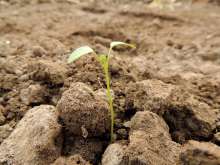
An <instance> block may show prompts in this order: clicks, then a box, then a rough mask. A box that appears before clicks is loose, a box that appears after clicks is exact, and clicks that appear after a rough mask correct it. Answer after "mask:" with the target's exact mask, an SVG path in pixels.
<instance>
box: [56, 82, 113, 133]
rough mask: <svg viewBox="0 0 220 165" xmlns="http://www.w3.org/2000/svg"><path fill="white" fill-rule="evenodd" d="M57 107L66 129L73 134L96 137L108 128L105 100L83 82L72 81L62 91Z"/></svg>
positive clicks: (107, 112)
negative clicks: (68, 87)
mask: <svg viewBox="0 0 220 165" xmlns="http://www.w3.org/2000/svg"><path fill="white" fill-rule="evenodd" d="M57 109H58V112H59V117H60V120H61V121H62V122H63V124H64V125H65V128H66V130H68V131H69V132H70V133H72V134H73V135H75V136H85V137H96V136H101V135H103V134H105V133H107V132H108V130H109V120H110V119H109V111H108V104H107V102H106V101H105V100H103V99H101V98H100V97H97V96H96V95H95V93H94V91H93V90H92V89H91V88H90V87H89V86H87V85H86V84H84V83H73V84H72V85H71V87H70V89H68V90H67V91H65V92H64V93H63V95H62V97H61V99H60V101H59V102H58V104H57ZM84 133H86V134H85V135H84Z"/></svg>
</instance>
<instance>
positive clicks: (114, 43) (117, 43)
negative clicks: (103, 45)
mask: <svg viewBox="0 0 220 165" xmlns="http://www.w3.org/2000/svg"><path fill="white" fill-rule="evenodd" d="M118 45H124V46H129V47H131V48H135V46H134V45H132V44H127V43H124V42H120V41H113V42H111V44H110V48H111V49H112V48H113V47H115V46H118Z"/></svg>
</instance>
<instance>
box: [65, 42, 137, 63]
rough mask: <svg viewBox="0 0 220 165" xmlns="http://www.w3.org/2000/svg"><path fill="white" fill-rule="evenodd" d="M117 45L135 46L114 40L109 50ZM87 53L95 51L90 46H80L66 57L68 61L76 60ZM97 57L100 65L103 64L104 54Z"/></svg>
mask: <svg viewBox="0 0 220 165" xmlns="http://www.w3.org/2000/svg"><path fill="white" fill-rule="evenodd" d="M119 45H124V46H128V47H131V48H135V46H134V45H131V44H127V43H124V42H120V41H114V42H111V44H110V50H111V49H113V48H114V47H116V46H119ZM89 53H95V51H94V50H93V49H92V48H90V47H89V46H82V47H80V48H78V49H76V50H75V51H73V52H72V53H71V55H70V56H69V58H68V63H71V62H74V61H75V60H77V59H78V58H80V57H81V56H83V55H86V54H89ZM104 56H105V58H104ZM98 58H99V61H100V63H101V64H102V65H103V62H104V60H106V61H107V56H106V55H99V57H98ZM101 61H102V62H101Z"/></svg>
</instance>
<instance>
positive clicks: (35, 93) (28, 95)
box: [20, 84, 47, 105]
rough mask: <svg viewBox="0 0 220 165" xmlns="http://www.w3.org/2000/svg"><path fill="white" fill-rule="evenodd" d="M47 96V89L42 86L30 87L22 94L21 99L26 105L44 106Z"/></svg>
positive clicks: (23, 90) (22, 91)
mask: <svg viewBox="0 0 220 165" xmlns="http://www.w3.org/2000/svg"><path fill="white" fill-rule="evenodd" d="M46 96H47V93H46V89H45V88H44V87H43V86H41V85H40V84H36V85H30V86H29V87H28V88H24V89H22V90H21V92H20V99H21V101H22V102H23V103H25V104H26V105H31V104H32V105H36V104H42V103H44V101H45V97H46Z"/></svg>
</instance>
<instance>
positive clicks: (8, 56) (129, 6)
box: [0, 0, 220, 164]
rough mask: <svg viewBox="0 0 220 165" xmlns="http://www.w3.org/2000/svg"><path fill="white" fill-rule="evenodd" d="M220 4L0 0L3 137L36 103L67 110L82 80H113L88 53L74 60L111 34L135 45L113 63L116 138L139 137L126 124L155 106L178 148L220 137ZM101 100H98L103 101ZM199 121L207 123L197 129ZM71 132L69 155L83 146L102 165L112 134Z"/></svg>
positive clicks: (66, 144)
mask: <svg viewBox="0 0 220 165" xmlns="http://www.w3.org/2000/svg"><path fill="white" fill-rule="evenodd" d="M216 4H218V1H216V2H213V3H208V2H204V1H203V2H200V1H196V2H195V3H193V5H192V6H191V5H189V3H186V4H181V5H180V6H179V5H173V6H171V7H167V8H165V9H164V10H159V9H152V8H148V6H147V1H120V3H119V2H113V1H107V0H106V1H99V2H95V1H74V0H66V1H65V0H54V1H52V0H51V1H50V0H36V1H34V0H33V1H28V0H27V1H26V0H8V1H7V0H6V1H4V0H3V1H2V0H0V143H1V142H3V141H4V140H5V139H6V138H7V137H8V136H9V135H10V133H11V132H12V130H13V129H14V128H15V127H16V125H17V123H18V121H20V120H21V119H22V118H23V116H24V115H25V113H26V112H27V111H28V110H29V109H31V108H33V107H35V106H39V105H42V104H49V105H53V106H57V104H59V105H61V106H59V105H58V109H62V106H64V107H65V104H68V103H58V102H59V100H60V98H61V96H62V94H63V92H64V91H66V90H68V89H69V88H70V86H71V84H72V83H74V82H83V83H85V84H87V85H88V86H89V87H91V88H92V90H94V91H95V93H96V94H95V95H98V96H100V95H99V94H100V93H102V89H103V88H104V87H105V83H104V79H103V74H102V70H101V68H100V66H99V64H98V63H97V62H96V61H95V58H94V57H93V56H88V58H81V59H80V60H78V61H77V62H76V63H74V64H70V65H68V64H67V57H68V55H69V53H70V52H71V51H72V50H73V49H75V48H77V47H79V46H82V45H85V44H86V45H90V46H91V47H93V48H94V49H96V50H97V51H98V52H104V51H107V49H106V47H108V45H109V43H110V42H111V41H112V40H119V41H125V42H129V43H134V44H136V46H137V48H136V50H133V49H132V50H129V49H124V48H123V49H122V48H118V49H116V50H115V51H114V52H113V57H112V61H111V76H112V87H113V91H114V96H115V100H114V106H115V110H116V114H117V115H116V126H115V132H116V134H117V139H118V140H128V139H129V137H130V138H132V137H133V136H134V135H133V134H132V135H131V132H130V133H129V129H127V127H124V126H121V125H123V123H124V122H127V121H129V120H130V118H131V117H132V116H133V115H134V114H135V113H136V111H145V110H146V111H148V110H149V111H152V112H154V113H157V114H158V115H159V116H160V117H161V118H163V119H164V120H165V121H166V124H168V126H169V131H168V132H169V133H170V136H171V137H172V140H173V141H175V142H176V143H177V145H179V144H184V143H186V142H187V141H188V140H197V141H206V142H207V141H212V142H215V143H216V144H219V141H218V140H220V139H218V129H219V123H218V119H219V118H218V114H219V111H220V31H219V27H220V6H218V5H216ZM171 8H174V9H171ZM143 80H149V81H150V82H145V81H144V82H143ZM151 80H152V82H151ZM159 80H160V81H159ZM155 81H158V82H155ZM139 82H143V84H144V85H143V87H142V85H140V84H139ZM158 83H159V85H158ZM130 84H131V85H130ZM145 87H146V88H145ZM85 88H86V87H85ZM174 88H175V89H174ZM148 89H149V90H150V92H149V91H148ZM171 89H172V90H174V91H175V90H176V92H173V93H172V92H170V91H169V90H171ZM74 90H75V89H74ZM138 90H140V92H139V93H138ZM151 90H152V92H151ZM136 91H137V92H136ZM148 92H149V93H148ZM170 93H171V94H170ZM185 93H186V96H185ZM85 95H86V94H85ZM146 95H148V97H145V96H146ZM168 95H169V96H168ZM173 95H175V97H174V96H173ZM183 95H184V96H185V98H182V97H183ZM63 97H64V98H65V97H66V96H65V94H64V95H63ZM73 97H74V96H73ZM76 97H77V96H76ZM86 97H87V95H86ZM100 97H101V96H100ZM191 97H193V99H192V100H193V101H192V100H189V99H188V98H191ZM154 98H155V99H154ZM76 99H79V100H80V98H78V97H77V98H76ZM144 99H146V100H144ZM151 99H152V100H151ZM187 99H188V100H189V101H188V100H187ZM63 100H64V99H63ZM143 100H144V101H143ZM147 100H151V102H148V101H147ZM155 100H156V101H155ZM157 100H159V102H157ZM195 100H196V101H195ZM61 101H62V99H61ZM61 101H60V102H61ZM84 101H86V100H84ZM89 101H91V102H92V99H91V100H90V99H89ZM96 101H97V102H96V103H94V104H95V106H100V105H99V104H101V103H99V99H97V100H96ZM161 102H162V103H161ZM75 103H78V102H74V105H75ZM158 104H160V105H161V106H160V107H157V105H158ZM142 105H143V106H142ZM76 106H77V105H76ZM67 107H68V106H67ZM103 107H104V105H103ZM151 107H153V108H151ZM85 109H88V108H86V106H85V107H82V109H80V108H79V110H83V111H84V110H85ZM162 109H163V110H162ZM201 109H203V110H201ZM100 110H102V108H100ZM171 110H172V111H171ZM60 111H62V110H60ZM77 115H78V114H77ZM181 115H185V116H184V117H182V116H181ZM61 116H62V115H61ZM191 116H193V117H192V118H191ZM78 117H79V118H80V115H79V116H78ZM82 119H87V118H86V117H85V118H82ZM97 120H100V118H98V119H97ZM88 121H90V119H89V120H88ZM194 121H196V122H195V123H193V122H194ZM60 122H61V124H63V125H64V127H65V124H66V123H63V122H64V121H60ZM70 122H71V121H70ZM82 122H83V121H82ZM85 122H87V121H85ZM98 122H99V121H98ZM101 122H102V121H101ZM99 123H100V122H99ZM187 123H192V124H191V125H190V124H187ZM193 124H196V125H201V127H200V128H198V129H195V125H193ZM73 125H74V123H73ZM85 125H90V124H89V123H86V124H85ZM192 125H193V126H192ZM100 127H104V126H103V125H101V126H100ZM91 129H92V128H91ZM95 129H99V127H98V128H95ZM100 129H101V128H100ZM66 130H68V129H66ZM88 130H90V129H88ZM103 130H104V128H103ZM103 130H102V131H103ZM69 131H70V132H69ZM91 131H92V130H91ZM107 132H108V131H107ZM72 133H73V134H77V138H80V137H78V133H74V130H73V132H71V130H68V131H65V128H64V131H62V136H63V144H62V149H61V150H62V151H61V152H62V154H61V155H62V156H69V155H73V154H75V152H76V151H72V150H71V147H70V146H74V147H75V148H78V149H79V148H81V146H84V149H85V150H83V151H80V153H81V152H82V154H81V155H85V156H84V157H86V158H85V159H87V160H86V161H90V162H92V163H94V164H98V163H99V162H100V161H101V156H102V154H103V152H104V150H105V148H106V146H107V143H108V138H107V137H108V135H106V134H105V135H99V133H97V134H98V135H97V136H96V133H94V134H95V135H94V136H91V137H89V138H91V141H88V142H87V141H86V142H85V141H84V140H78V141H77V140H72V139H71V138H69V134H72ZM129 134H130V135H129ZM74 136H75V135H74ZM67 137H68V138H67ZM99 139H101V141H102V144H101V146H100V147H98V146H99V145H100V144H99ZM172 140H170V141H172ZM75 141H77V142H75ZM130 141H131V142H132V139H130ZM155 143H156V142H155ZM178 143H179V144H178ZM131 145H132V144H130V145H128V148H129V147H131ZM94 146H96V147H94ZM91 148H95V149H91ZM128 150H129V149H128ZM131 150H132V149H131ZM87 151H88V153H87ZM0 152H1V151H0ZM216 152H217V151H216ZM91 153H96V154H95V156H94V154H93V155H92V154H91ZM128 153H129V152H128ZM128 153H127V154H128ZM0 155H1V154H0ZM91 155H92V156H91ZM128 155H129V154H128ZM128 157H129V156H128ZM78 159H79V158H78ZM80 159H81V158H80ZM0 160H1V159H0ZM57 161H58V164H59V161H61V162H62V160H57ZM68 161H70V160H68ZM132 161H133V160H132ZM172 161H173V160H172ZM172 161H170V162H171V164H172ZM167 162H169V160H168V161H167ZM170 162H169V163H170ZM133 163H134V162H133ZM169 163H167V164H169ZM218 163H219V162H218ZM125 164H126V163H125ZM161 164H163V163H161Z"/></svg>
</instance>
